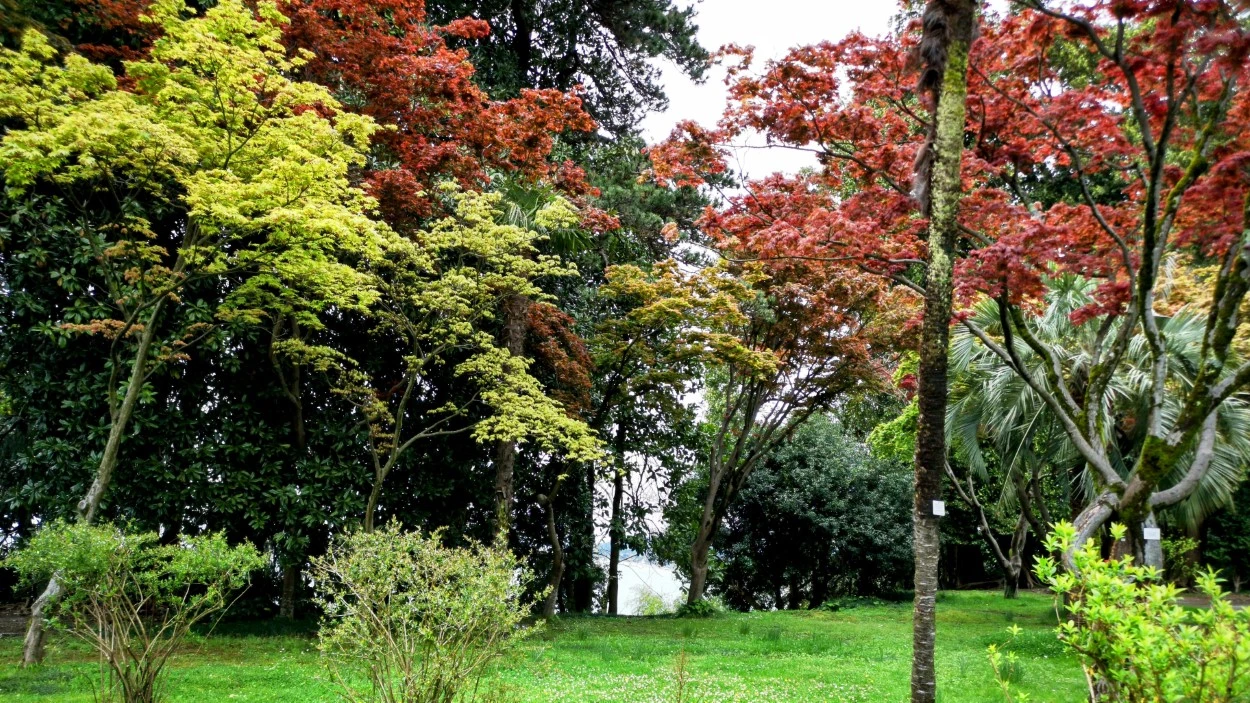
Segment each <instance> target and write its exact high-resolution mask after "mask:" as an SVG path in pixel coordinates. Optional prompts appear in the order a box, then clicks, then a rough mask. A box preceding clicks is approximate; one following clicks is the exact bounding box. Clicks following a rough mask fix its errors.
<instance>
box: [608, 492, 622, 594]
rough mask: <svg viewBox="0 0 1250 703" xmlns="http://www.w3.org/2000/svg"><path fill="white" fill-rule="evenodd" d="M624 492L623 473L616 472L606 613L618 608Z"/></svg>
mask: <svg viewBox="0 0 1250 703" xmlns="http://www.w3.org/2000/svg"><path fill="white" fill-rule="evenodd" d="M624 494H625V475H624V474H623V473H621V472H620V471H618V472H617V474H616V478H615V480H614V481H613V482H612V526H611V529H610V534H609V539H610V541H611V546H610V551H609V554H608V614H609V615H616V614H617V612H618V610H617V607H618V604H619V598H620V587H621V543H622V542H623V541H624V539H625V529H624V525H622V524H621V503H622V502H623V497H624Z"/></svg>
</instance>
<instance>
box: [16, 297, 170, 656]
mask: <svg viewBox="0 0 1250 703" xmlns="http://www.w3.org/2000/svg"><path fill="white" fill-rule="evenodd" d="M164 307H165V298H161V299H159V300H157V301H156V303H154V304H153V305H152V312H151V314H150V315H148V319H147V322H146V324H145V325H144V327H143V330H142V331H141V332H140V333H139V347H138V349H136V350H135V360H134V363H133V364H132V365H131V367H130V378H129V379H128V380H127V382H126V394H125V395H124V396H123V397H122V403H121V405H120V406H119V407H118V408H117V413H116V414H115V415H114V416H113V417H111V418H110V419H111V420H112V426H111V427H109V437H108V442H107V443H106V444H105V445H104V454H103V455H102V456H101V457H100V465H99V467H98V468H97V469H96V475H95V480H93V481H92V482H91V487H90V488H89V489H87V494H86V495H85V496H83V499H82V500H80V501H79V502H78V519H79V520H80V521H82V522H85V523H87V524H91V523H92V522H93V521H94V520H95V517H96V513H97V512H98V511H99V509H100V502H101V501H102V500H104V493H105V491H107V490H108V487H109V484H111V483H112V481H113V470H114V469H116V468H117V456H118V454H119V453H120V451H121V445H122V438H123V437H124V435H125V433H126V428H127V427H129V425H130V419H131V417H133V416H134V411H135V405H136V404H137V403H138V401H139V393H140V391H142V390H143V380H144V378H145V377H146V376H147V369H148V352H149V351H150V350H151V348H152V341H153V340H154V339H155V338H156V326H157V324H158V323H159V322H160V317H161V311H162V310H163V309H164ZM111 390H112V389H110V391H111ZM60 593H61V585H60V584H59V583H57V580H56V576H55V575H53V576H52V578H51V579H49V580H48V585H47V586H46V587H45V588H44V589H43V593H41V594H40V595H39V598H37V599H36V600H35V602H34V604H33V605H32V606H31V609H30V624H29V625H28V626H27V628H26V641H25V643H24V644H23V646H22V666H24V667H25V666H31V665H34V664H38V663H40V662H42V661H43V653H44V646H43V640H44V621H43V610H44V607H46V606H47V604H48V603H50V602H52V601H53V600H55V599H56V598H57V596H59V595H60Z"/></svg>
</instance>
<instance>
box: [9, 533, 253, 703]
mask: <svg viewBox="0 0 1250 703" xmlns="http://www.w3.org/2000/svg"><path fill="white" fill-rule="evenodd" d="M4 563H5V564H6V565H7V566H11V567H13V568H14V569H16V570H17V571H18V573H20V574H21V575H22V578H23V579H24V580H26V581H27V582H30V583H40V582H42V581H44V580H46V579H48V578H50V577H51V576H52V575H53V574H55V575H56V579H57V581H58V582H59V583H60V585H61V588H62V596H61V598H60V599H59V600H57V601H55V602H54V603H53V604H51V605H50V606H49V610H48V615H49V619H50V621H51V624H52V625H53V626H54V627H58V628H61V629H64V630H66V631H68V632H69V633H70V634H72V635H74V636H75V637H78V638H79V639H81V640H83V641H85V642H86V643H87V644H89V645H91V646H92V647H93V648H94V649H95V650H96V651H97V652H99V654H100V659H101V661H102V662H104V663H105V664H106V665H107V667H106V668H104V670H103V676H104V680H103V681H102V682H101V684H102V685H101V687H100V698H101V699H102V700H105V701H110V700H121V701H124V702H125V703H152V702H153V701H159V700H162V699H163V698H164V690H163V689H164V685H163V680H164V677H163V672H164V670H165V664H166V663H167V662H168V660H169V657H170V655H171V654H173V653H174V651H175V650H176V649H177V648H178V644H179V643H180V642H182V640H183V639H184V638H185V637H186V636H187V633H188V632H190V630H191V627H192V626H193V625H195V624H196V623H200V622H203V621H205V620H208V619H209V618H212V617H213V616H215V615H220V614H222V613H224V611H225V610H226V608H227V607H228V606H229V601H228V600H227V597H228V596H229V595H230V594H231V593H233V592H235V591H237V590H239V589H241V588H243V587H244V586H245V585H247V580H248V574H249V573H250V572H251V571H253V570H256V569H259V568H261V567H263V566H264V564H265V561H264V559H263V558H262V557H261V555H260V554H259V553H258V552H257V551H256V549H255V548H254V547H252V546H251V545H250V544H244V545H241V546H238V547H231V546H230V545H228V544H227V543H226V539H225V537H224V536H223V535H222V534H221V533H215V534H209V535H204V536H200V537H185V538H183V539H182V540H181V541H180V542H179V543H178V544H172V545H162V544H160V542H159V537H158V535H157V534H156V533H155V532H142V533H127V532H126V531H125V530H123V529H121V528H119V527H116V526H113V525H86V524H72V525H71V524H67V523H64V522H56V523H52V524H51V525H49V526H47V527H45V528H43V529H42V530H40V531H39V532H38V533H37V534H36V535H35V536H34V537H33V538H32V539H31V540H30V543H29V544H27V545H26V546H25V547H24V548H22V549H20V550H18V551H17V552H15V553H13V554H12V555H10V556H9V557H8V558H7V559H5V562H4Z"/></svg>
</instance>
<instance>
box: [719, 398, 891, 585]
mask: <svg viewBox="0 0 1250 703" xmlns="http://www.w3.org/2000/svg"><path fill="white" fill-rule="evenodd" d="M910 494H911V474H910V472H909V471H907V468H906V463H905V462H901V461H891V460H885V459H880V458H877V457H874V456H872V455H871V454H870V453H869V451H868V448H867V447H866V446H864V445H862V444H860V443H858V442H856V441H854V440H853V439H852V438H850V437H848V436H847V435H846V431H845V429H844V428H843V427H841V426H840V424H839V422H838V420H837V419H836V418H835V417H831V416H828V415H817V416H814V417H812V418H811V419H810V420H808V421H807V422H806V423H805V424H804V425H803V426H802V427H800V428H799V429H798V430H797V431H796V432H795V434H794V438H793V439H792V440H791V441H790V442H788V443H787V444H785V445H783V446H780V447H778V448H777V449H775V450H774V451H773V452H772V453H771V454H769V455H768V456H767V457H765V459H764V461H763V462H762V463H761V465H760V467H759V468H758V469H756V470H755V471H754V472H753V473H752V474H751V478H750V479H748V480H747V483H746V486H745V487H744V488H743V489H742V493H741V495H740V496H739V497H738V500H737V501H736V502H735V504H734V506H733V507H732V508H730V511H729V514H728V515H727V516H726V518H725V523H724V527H723V528H722V535H721V536H720V537H718V539H717V543H718V547H717V560H718V561H719V568H718V571H719V579H718V580H717V581H716V582H715V583H714V584H713V592H714V593H717V594H720V595H721V596H722V597H723V598H724V599H725V601H726V603H728V604H729V605H731V606H733V607H735V608H738V609H742V610H748V609H765V610H767V609H771V608H798V607H803V606H806V607H811V608H816V607H819V606H820V605H821V604H822V603H824V602H825V601H826V600H828V599H829V598H832V597H835V596H858V595H875V594H879V593H882V592H892V591H897V590H900V589H902V588H905V587H906V585H907V581H908V576H909V574H910V573H911V569H910V566H911V563H910V561H911V544H910V542H909V540H910V539H911V531H910V529H909V528H910V520H909V519H908V518H909V512H908V505H909V501H908V498H909V496H910Z"/></svg>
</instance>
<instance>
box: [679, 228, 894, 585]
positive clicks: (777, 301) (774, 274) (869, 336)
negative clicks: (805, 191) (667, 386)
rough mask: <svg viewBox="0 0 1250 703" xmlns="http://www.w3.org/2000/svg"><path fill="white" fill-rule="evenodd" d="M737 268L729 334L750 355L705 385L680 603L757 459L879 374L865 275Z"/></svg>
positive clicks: (777, 266) (732, 247) (794, 267)
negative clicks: (696, 493)
mask: <svg viewBox="0 0 1250 703" xmlns="http://www.w3.org/2000/svg"><path fill="white" fill-rule="evenodd" d="M710 231H711V232H712V236H713V237H714V238H721V237H723V239H721V241H722V242H724V243H725V244H726V248H725V255H726V256H728V257H732V258H733V259H736V260H747V261H751V260H754V259H758V258H759V252H758V251H755V250H752V249H750V248H749V247H750V244H751V242H744V241H742V240H741V239H738V240H731V239H730V237H729V235H728V234H727V233H726V232H725V231H724V230H715V229H713V230H710ZM758 265H759V264H756V263H754V262H752V263H750V264H749V265H748V267H747V268H746V269H745V270H744V271H743V273H742V275H743V276H744V277H745V280H747V281H748V282H751V283H753V287H754V289H755V291H756V294H757V298H756V300H755V301H753V302H752V303H751V304H749V305H747V306H745V308H744V312H746V317H745V319H744V320H743V321H742V322H741V323H739V324H738V325H736V326H735V328H734V334H735V335H736V336H737V337H738V339H739V340H740V343H741V344H742V346H743V347H745V348H746V349H748V350H750V352H751V354H750V355H744V356H742V357H740V358H736V359H730V360H728V361H727V362H726V363H725V364H724V365H723V367H722V369H721V370H720V371H719V372H718V373H716V374H715V375H714V376H713V377H712V379H711V382H710V383H709V390H710V396H711V402H710V408H709V413H708V422H709V423H710V428H709V431H710V447H709V450H708V456H707V460H706V461H707V485H706V490H705V491H704V496H703V509H702V513H701V515H700V517H699V521H698V526H697V528H696V530H695V536H694V541H693V544H691V555H690V589H689V591H688V594H687V599H688V602H689V603H695V602H697V601H699V600H701V599H702V598H703V592H704V589H705V587H706V584H707V576H708V556H709V553H710V550H711V547H712V542H713V541H714V539H715V536H716V534H717V533H718V532H719V531H720V527H721V523H722V521H723V520H724V518H725V515H726V514H727V512H728V509H729V506H730V505H731V504H732V503H733V501H734V499H735V498H736V496H737V494H738V493H739V492H740V491H741V490H742V487H743V486H744V485H745V483H746V480H747V479H748V478H749V477H750V475H751V472H752V471H754V469H755V468H756V466H758V465H759V463H760V461H762V460H763V458H764V457H765V456H767V455H768V454H769V453H770V452H771V451H772V450H773V449H774V448H776V447H777V446H779V445H780V444H782V443H784V442H786V441H788V440H789V438H790V436H791V435H792V434H793V433H794V431H795V430H796V429H797V428H798V427H799V426H801V425H802V423H803V421H805V420H806V419H807V418H809V417H811V416H812V415H814V414H816V413H818V412H820V411H822V410H826V409H828V408H830V407H831V406H832V405H833V404H834V403H835V402H837V401H839V400H841V399H844V398H845V397H847V396H849V395H851V394H852V393H857V392H862V391H863V390H865V389H866V388H869V387H871V386H872V385H873V384H874V383H875V382H877V381H878V380H879V379H880V378H881V377H882V376H883V375H884V374H883V370H882V366H881V359H880V358H879V357H878V356H877V355H876V354H875V352H874V349H875V348H876V346H875V343H876V342H880V341H884V338H883V337H874V335H875V334H876V333H877V332H879V331H881V330H880V329H879V327H880V325H881V320H882V319H883V318H884V317H886V316H883V315H879V312H880V311H881V309H882V308H884V307H885V305H884V303H885V301H886V296H885V293H886V291H885V287H884V286H883V285H879V282H878V281H877V280H876V279H875V278H873V277H871V276H869V275H863V276H861V277H853V276H842V277H839V278H837V279H836V280H835V279H834V278H831V276H832V274H833V269H832V268H830V267H828V266H824V265H822V264H821V263H819V262H806V261H799V260H795V259H789V260H785V261H773V262H769V263H768V264H766V265H763V266H761V267H760V268H755V267H756V266H758Z"/></svg>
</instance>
